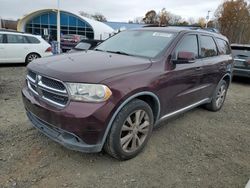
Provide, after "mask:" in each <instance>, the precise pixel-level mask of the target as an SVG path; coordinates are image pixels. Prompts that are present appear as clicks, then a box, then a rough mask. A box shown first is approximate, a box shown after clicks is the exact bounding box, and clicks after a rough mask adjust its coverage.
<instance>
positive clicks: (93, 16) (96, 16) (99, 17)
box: [79, 11, 107, 22]
mask: <svg viewBox="0 0 250 188" xmlns="http://www.w3.org/2000/svg"><path fill="white" fill-rule="evenodd" d="M79 14H80V15H81V16H84V17H86V18H91V19H94V20H96V21H100V22H106V21H107V19H106V17H105V16H104V15H103V14H101V13H95V14H89V13H87V12H84V11H79Z"/></svg>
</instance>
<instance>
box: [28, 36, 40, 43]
mask: <svg viewBox="0 0 250 188" xmlns="http://www.w3.org/2000/svg"><path fill="white" fill-rule="evenodd" d="M27 38H28V41H29V43H32V44H39V43H40V41H39V40H38V39H37V38H35V37H27Z"/></svg>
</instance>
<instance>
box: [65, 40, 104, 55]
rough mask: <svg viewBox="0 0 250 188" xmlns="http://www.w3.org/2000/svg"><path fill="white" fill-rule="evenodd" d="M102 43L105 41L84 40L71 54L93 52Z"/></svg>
mask: <svg viewBox="0 0 250 188" xmlns="http://www.w3.org/2000/svg"><path fill="white" fill-rule="evenodd" d="M102 42H103V40H95V39H84V40H81V41H80V42H79V43H78V44H77V45H76V46H75V47H73V48H72V49H71V50H70V51H69V52H70V53H72V52H78V51H84V50H91V49H93V48H95V47H96V46H97V45H98V44H100V43H102Z"/></svg>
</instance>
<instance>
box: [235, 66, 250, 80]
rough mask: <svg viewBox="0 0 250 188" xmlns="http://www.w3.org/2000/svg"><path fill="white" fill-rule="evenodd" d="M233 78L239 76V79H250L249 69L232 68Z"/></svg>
mask: <svg viewBox="0 0 250 188" xmlns="http://www.w3.org/2000/svg"><path fill="white" fill-rule="evenodd" d="M233 76H241V77H248V78H250V69H240V68H234V69H233Z"/></svg>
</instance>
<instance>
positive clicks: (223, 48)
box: [216, 38, 230, 55]
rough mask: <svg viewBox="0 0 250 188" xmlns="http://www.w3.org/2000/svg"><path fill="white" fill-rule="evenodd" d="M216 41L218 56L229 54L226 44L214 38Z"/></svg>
mask: <svg viewBox="0 0 250 188" xmlns="http://www.w3.org/2000/svg"><path fill="white" fill-rule="evenodd" d="M216 40H217V43H218V47H219V51H220V54H223V55H225V54H230V47H229V45H228V43H227V42H226V41H225V40H223V39H219V38H216Z"/></svg>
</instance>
